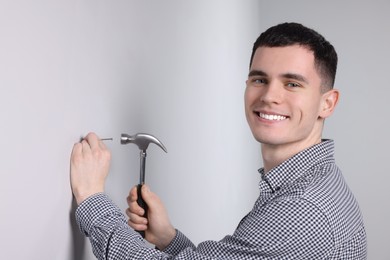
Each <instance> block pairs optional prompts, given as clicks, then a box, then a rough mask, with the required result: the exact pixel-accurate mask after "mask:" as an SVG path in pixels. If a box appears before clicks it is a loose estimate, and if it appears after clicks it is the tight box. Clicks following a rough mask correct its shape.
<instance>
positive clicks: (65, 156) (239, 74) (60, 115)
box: [0, 0, 390, 260]
mask: <svg viewBox="0 0 390 260" xmlns="http://www.w3.org/2000/svg"><path fill="white" fill-rule="evenodd" d="M389 7H390V4H389V3H388V1H386V0H383V1H380V0H376V1H374V2H372V1H370V2H369V1H366V2H356V1H326V2H323V3H322V2H319V1H316V2H313V1H307V0H306V1H303V0H301V1H294V2H291V3H290V2H289V1H272V2H271V1H255V0H252V1H245V2H244V1H239V0H229V1H224V0H214V1H207V0H202V1H185V3H184V1H180V0H176V1H173V0H171V1H153V0H149V1H125V0H122V1H120V0H114V1H103V0H94V1H91V0H85V1H76V0H67V1H50V0H46V1H45V0H37V1H27V0H14V1H4V0H2V1H0V37H1V41H0V86H1V94H0V119H1V128H0V133H1V137H2V138H1V141H0V145H1V148H2V149H1V157H2V163H1V165H2V170H1V171H0V176H1V184H0V197H1V198H2V199H1V202H2V208H1V217H0V220H1V221H0V230H1V232H0V243H1V244H2V245H3V246H2V258H4V259H39V260H41V259H59V260H61V259H84V260H85V259H94V258H93V257H92V254H91V252H90V247H89V242H86V240H85V239H84V238H82V237H81V236H80V234H79V232H78V230H77V227H75V226H74V221H73V211H74V209H73V206H72V196H71V191H70V187H69V156H70V152H71V148H72V146H73V143H74V142H76V141H77V140H78V139H79V138H80V136H81V135H83V134H86V133H87V132H88V131H91V130H93V131H95V132H97V133H98V134H99V135H101V136H102V137H114V138H115V141H114V142H111V143H109V142H108V145H109V147H110V148H111V150H112V153H113V160H112V167H111V175H110V176H109V179H108V183H107V193H109V195H110V196H111V197H112V198H113V199H114V200H115V201H116V202H117V203H118V205H119V206H120V207H121V208H122V209H123V210H124V209H125V208H126V203H125V197H126V196H127V192H128V190H129V189H130V187H131V186H133V185H135V184H136V182H137V181H138V167H139V164H138V163H139V162H138V155H139V154H138V151H137V148H136V147H135V146H131V145H128V146H121V145H120V144H119V137H120V134H121V133H122V132H127V133H136V132H149V133H151V134H154V135H156V136H157V137H158V138H160V139H161V140H162V141H163V143H164V144H165V146H166V147H167V148H168V154H165V153H163V152H162V151H160V150H159V149H157V147H155V146H150V148H149V153H148V158H147V165H146V168H147V169H146V174H147V176H146V178H147V182H148V183H149V184H150V186H151V187H152V189H153V190H154V191H156V192H157V193H158V194H160V195H161V197H162V199H163V200H164V201H165V203H166V206H167V208H168V210H169V212H170V215H171V218H172V222H173V223H174V224H175V225H176V226H177V227H178V228H179V229H181V230H182V231H184V232H185V233H186V234H187V235H189V237H191V238H192V239H193V240H194V242H196V243H198V242H200V241H202V240H205V239H220V238H221V237H223V236H224V235H225V234H228V233H232V232H233V230H234V228H235V227H236V225H237V223H238V221H239V220H240V218H241V217H242V216H243V215H244V214H245V213H246V212H247V211H248V210H249V209H250V208H251V206H252V203H253V201H254V200H255V198H256V196H257V192H258V191H257V183H258V180H259V178H258V175H257V172H256V170H257V168H258V167H260V166H261V160H260V155H259V147H258V145H257V144H256V143H255V142H254V141H253V139H252V137H251V134H250V131H249V129H248V127H247V126H246V122H245V116H244V109H243V92H244V87H245V85H244V81H245V78H246V75H247V69H248V61H249V55H250V50H251V47H252V43H253V41H254V40H255V38H256V37H257V36H258V33H259V32H261V31H263V30H264V29H266V28H267V27H269V26H271V25H274V24H276V23H279V22H284V21H298V22H302V23H304V24H306V25H308V26H311V27H314V28H315V29H317V30H318V31H320V32H321V33H322V34H324V35H325V36H326V37H327V38H328V39H329V40H330V41H331V42H332V43H334V45H335V47H336V49H337V51H338V53H339V57H340V63H339V71H338V75H337V79H336V83H337V87H338V88H339V89H340V90H341V93H342V98H341V102H340V104H339V107H338V109H337V111H336V114H335V115H334V117H333V118H332V119H330V120H328V122H327V124H326V131H325V136H326V137H332V138H334V139H335V140H336V152H337V154H336V155H337V161H338V163H339V165H340V166H341V168H342V169H343V171H344V174H345V177H346V179H347V181H348V183H349V184H350V186H351V188H352V190H353V191H354V192H355V194H356V196H357V198H358V200H359V202H360V205H361V208H362V210H363V214H364V218H365V221H366V226H367V232H368V238H369V259H375V260H377V259H379V260H381V259H383V260H385V259H389V258H390V255H389V253H388V250H386V246H387V244H388V240H386V234H388V233H389V232H390V225H389V224H388V221H387V220H388V219H390V218H389V217H390V216H389V215H390V214H389V209H388V207H386V206H387V205H388V203H387V200H386V198H388V197H389V192H388V189H387V186H386V184H387V182H388V180H389V178H388V176H387V174H386V173H387V172H389V166H388V165H387V164H386V160H388V159H389V153H388V151H387V147H389V145H390V144H389V140H388V139H387V138H386V134H387V133H388V132H389V130H390V129H389V125H388V123H387V122H386V116H387V113H388V111H389V108H388V103H387V102H386V100H385V99H386V98H387V97H388V96H389V94H390V93H389V88H387V87H386V84H387V81H388V80H387V77H386V73H387V68H388V60H390V57H389V56H390V52H389V51H388V48H387V43H388V42H389V40H390V39H389V38H390V36H389V33H388V32H387V31H388V30H387V28H389V26H390V18H389V17H388V15H387V14H388V10H389Z"/></svg>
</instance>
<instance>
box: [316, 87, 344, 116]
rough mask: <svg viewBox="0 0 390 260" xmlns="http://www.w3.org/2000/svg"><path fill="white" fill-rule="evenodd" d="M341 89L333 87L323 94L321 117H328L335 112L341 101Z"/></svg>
mask: <svg viewBox="0 0 390 260" xmlns="http://www.w3.org/2000/svg"><path fill="white" fill-rule="evenodd" d="M339 95H340V93H339V91H338V90H337V89H331V90H329V91H328V92H325V93H324V94H323V95H322V100H321V108H320V114H319V117H320V118H324V119H325V118H327V117H329V116H331V115H332V114H333V111H334V109H335V108H336V105H337V103H338V101H339Z"/></svg>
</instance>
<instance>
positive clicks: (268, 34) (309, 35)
mask: <svg viewBox="0 0 390 260" xmlns="http://www.w3.org/2000/svg"><path fill="white" fill-rule="evenodd" d="M291 45H300V46H303V47H306V48H308V49H309V50H311V51H312V52H313V54H314V62H315V67H316V69H317V72H318V73H319V75H320V77H321V79H322V87H323V88H324V89H325V90H329V89H332V88H333V85H334V81H335V78H336V70H337V53H336V50H335V49H334V47H333V46H332V44H330V43H329V42H328V41H327V40H326V39H325V38H324V37H323V36H322V35H320V34H319V33H318V32H316V31H314V30H313V29H310V28H307V27H305V26H303V25H302V24H299V23H282V24H278V25H276V26H273V27H270V28H269V29H268V30H266V31H265V32H263V33H262V34H261V35H260V36H259V38H257V40H256V42H255V43H254V44H253V49H252V55H251V59H250V64H249V66H251V65H252V61H253V57H254V55H255V52H256V50H257V48H259V47H286V46H291Z"/></svg>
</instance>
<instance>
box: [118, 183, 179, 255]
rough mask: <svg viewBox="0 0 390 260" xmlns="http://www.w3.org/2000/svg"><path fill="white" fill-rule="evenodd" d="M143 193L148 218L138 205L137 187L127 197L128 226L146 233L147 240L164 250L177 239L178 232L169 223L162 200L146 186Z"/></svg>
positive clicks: (143, 187)
mask: <svg viewBox="0 0 390 260" xmlns="http://www.w3.org/2000/svg"><path fill="white" fill-rule="evenodd" d="M141 192H142V198H143V199H144V201H145V202H146V204H147V205H148V218H145V217H143V215H144V210H143V209H142V208H141V207H140V206H139V205H138V203H137V198H138V197H137V186H135V187H133V188H132V189H131V190H130V193H129V196H128V197H127V204H128V205H129V208H128V209H127V210H126V214H127V216H128V217H129V220H128V224H129V226H130V227H132V228H133V229H134V230H138V231H145V239H146V240H147V241H149V242H150V243H152V244H154V245H155V246H156V247H157V248H158V249H160V250H163V249H165V248H166V247H167V246H168V245H169V244H170V243H171V241H172V240H173V239H174V238H175V236H176V230H175V228H174V227H173V226H172V224H171V222H170V221H169V217H168V214H167V211H166V209H165V207H164V205H163V203H162V202H161V200H160V198H159V197H158V196H157V195H156V194H154V193H153V192H152V191H150V189H149V187H148V186H146V185H143V186H142V190H141Z"/></svg>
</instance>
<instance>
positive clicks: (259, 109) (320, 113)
mask: <svg viewBox="0 0 390 260" xmlns="http://www.w3.org/2000/svg"><path fill="white" fill-rule="evenodd" d="M326 95H327V94H323V93H321V78H320V76H319V75H318V73H317V71H316V69H315V67H314V55H313V52H311V51H310V50H308V49H306V48H304V47H301V46H299V45H293V46H288V47H273V48H271V47H260V48H258V49H257V50H256V52H255V55H254V58H253V62H252V65H251V68H250V72H249V76H248V80H247V88H246V91H245V113H246V117H247V121H248V124H249V126H250V128H251V131H252V133H253V136H254V137H255V139H256V140H257V141H259V142H260V143H262V145H263V148H264V146H266V147H269V148H280V147H283V148H287V149H290V150H291V149H293V150H296V151H297V152H299V151H300V150H303V149H305V148H307V147H310V146H312V145H314V144H316V143H319V142H320V141H321V132H322V124H323V118H325V117H326V116H328V115H330V114H326V113H325V114H324V109H325V108H326V105H328V101H326ZM336 101H337V100H336ZM332 110H333V109H332Z"/></svg>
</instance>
